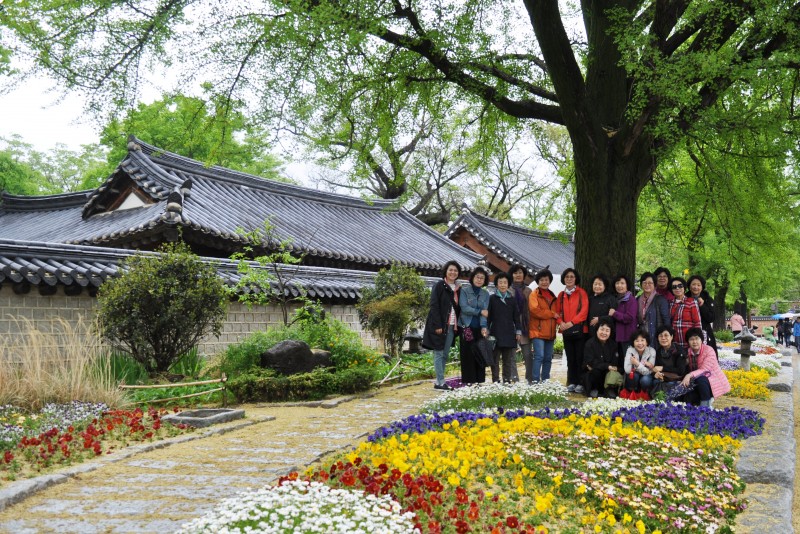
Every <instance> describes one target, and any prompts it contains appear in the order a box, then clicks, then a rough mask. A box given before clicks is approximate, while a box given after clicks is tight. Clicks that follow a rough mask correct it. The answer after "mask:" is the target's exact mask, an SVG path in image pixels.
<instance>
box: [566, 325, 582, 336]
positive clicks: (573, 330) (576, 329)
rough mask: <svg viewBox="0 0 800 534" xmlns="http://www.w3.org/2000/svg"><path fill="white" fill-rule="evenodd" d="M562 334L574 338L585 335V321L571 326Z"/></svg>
mask: <svg viewBox="0 0 800 534" xmlns="http://www.w3.org/2000/svg"><path fill="white" fill-rule="evenodd" d="M561 335H562V336H563V337H565V338H567V339H574V338H577V337H581V336H583V323H578V324H574V325H572V326H570V327H569V328H567V329H566V330H564V331H563V332H561Z"/></svg>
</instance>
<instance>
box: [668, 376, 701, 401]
mask: <svg viewBox="0 0 800 534" xmlns="http://www.w3.org/2000/svg"><path fill="white" fill-rule="evenodd" d="M669 383H670V384H675V385H674V386H672V387H671V388H670V389H668V390H666V391H665V394H666V397H667V400H668V401H675V400H676V399H678V398H679V397H683V396H684V395H686V394H687V393H689V392H691V391H693V390H694V386H695V384H694V378H692V381H691V382H689V385H688V386H684V385H683V382H669Z"/></svg>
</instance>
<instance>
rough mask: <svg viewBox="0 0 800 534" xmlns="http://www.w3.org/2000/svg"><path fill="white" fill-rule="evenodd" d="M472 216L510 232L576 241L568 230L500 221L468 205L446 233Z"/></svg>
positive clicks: (449, 233) (447, 234) (481, 221)
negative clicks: (538, 227)
mask: <svg viewBox="0 0 800 534" xmlns="http://www.w3.org/2000/svg"><path fill="white" fill-rule="evenodd" d="M465 218H471V219H474V220H475V222H477V223H478V224H485V225H488V226H493V227H496V228H501V229H503V230H507V231H510V232H515V233H518V234H525V235H529V236H532V237H540V238H542V239H551V240H554V241H561V242H565V241H566V242H574V237H573V235H572V234H568V233H567V232H543V231H541V230H533V229H531V228H526V227H524V226H520V225H518V224H513V223H509V222H506V221H500V220H498V219H493V218H492V217H488V216H486V215H481V214H479V213H477V212H475V211H473V210H472V209H470V208H469V207H467V206H466V205H465V206H464V207H463V208H462V212H461V215H460V216H459V217H458V219H456V220H455V221H454V222H453V224H452V225H450V228H448V229H447V231H446V232H445V234H444V235H446V236H448V237H449V236H450V235H451V234H452V233H453V232H454V231H455V230H456V228H458V226H459V223H460V222H461V220H462V219H465Z"/></svg>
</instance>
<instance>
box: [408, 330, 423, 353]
mask: <svg viewBox="0 0 800 534" xmlns="http://www.w3.org/2000/svg"><path fill="white" fill-rule="evenodd" d="M403 339H404V340H405V341H408V351H406V352H408V353H409V354H421V353H423V352H424V351H423V350H422V347H420V344H421V342H422V334H420V333H419V331H418V330H417V329H416V328H411V330H410V331H409V332H408V334H406V335H405V336H404V338H403Z"/></svg>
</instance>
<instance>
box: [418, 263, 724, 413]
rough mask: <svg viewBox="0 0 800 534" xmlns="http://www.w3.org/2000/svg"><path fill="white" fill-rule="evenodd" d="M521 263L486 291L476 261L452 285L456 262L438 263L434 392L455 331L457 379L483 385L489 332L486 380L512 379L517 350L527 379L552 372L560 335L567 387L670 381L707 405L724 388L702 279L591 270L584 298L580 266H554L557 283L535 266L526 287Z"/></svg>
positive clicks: (613, 390) (431, 318)
mask: <svg viewBox="0 0 800 534" xmlns="http://www.w3.org/2000/svg"><path fill="white" fill-rule="evenodd" d="M525 274H526V271H525V268H524V267H522V266H520V265H514V266H513V267H512V268H511V269H510V270H509V272H508V273H498V274H497V275H495V280H494V283H495V287H496V291H495V293H494V294H493V295H490V294H489V292H488V291H487V290H486V289H485V286H486V285H487V283H488V281H489V275H488V272H487V271H486V270H484V269H483V268H481V267H477V268H475V269H474V270H473V271H472V272H471V273H470V275H469V284H468V285H465V286H464V287H461V288H459V287H458V286H457V285H456V282H455V280H456V278H457V277H458V265H457V264H456V263H455V262H450V263H448V264H447V266H446V267H445V273H444V279H443V280H441V281H440V282H439V283H437V284H436V286H435V287H434V288H433V291H432V293H431V311H430V313H429V315H428V320H427V322H426V327H425V335H424V338H423V346H425V347H428V348H431V349H433V350H434V367H435V369H436V384H435V385H434V387H435V388H437V389H449V386H447V384H446V383H445V381H444V361H445V360H446V357H447V354H448V352H449V350H450V347H451V346H452V341H453V339H454V336H455V335H457V334H458V335H460V361H461V380H462V382H464V383H482V382H484V381H485V380H486V371H485V368H486V362H485V359H484V358H483V357H481V356H480V350H479V345H480V343H482V342H483V340H484V339H486V338H487V337H489V336H491V337H492V338H494V343H495V344H494V355H493V356H494V357H493V358H491V360H492V361H491V362H489V367H490V369H491V375H492V381H494V382H499V381H500V379H501V372H500V368H501V365H502V380H503V381H504V382H516V381H518V380H519V377H518V376H517V365H516V361H515V353H516V350H517V347H518V346H519V348H520V349H521V351H522V354H523V361H524V363H525V380H526V381H527V382H528V383H535V382H539V381H542V380H548V379H549V378H550V368H551V364H552V359H553V345H554V342H555V338H556V334H557V333H558V332H560V333H561V334H562V338H563V340H564V354H565V357H566V361H567V389H568V390H569V391H570V392H574V393H584V394H585V395H587V396H592V397H597V396H599V395H600V394H601V392H602V394H603V395H605V396H610V397H613V396H616V395H617V393H618V388H619V387H620V386H622V395H623V396H625V397H628V398H648V397H649V396H650V395H651V394H652V393H653V392H654V391H655V390H658V389H670V388H671V387H673V386H676V385H677V384H680V385H681V386H683V390H685V391H687V393H686V400H688V401H690V402H695V403H699V404H702V405H710V404H711V403H712V402H713V399H714V398H715V397H718V396H720V395H723V394H725V393H727V392H728V391H729V390H730V386H729V385H728V382H727V379H726V378H725V375H724V374H723V373H722V370H721V369H720V367H719V364H718V362H717V355H716V351H717V349H716V340H715V339H714V333H713V332H714V331H713V328H712V322H713V320H714V303H713V300H712V299H711V298H710V296H709V294H708V292H706V290H705V279H703V277H702V276H698V275H695V276H692V277H690V278H689V279H688V281H687V280H684V279H683V278H681V277H672V276H671V274H670V272H669V270H668V269H666V268H664V267H659V268H658V269H656V270H655V271H654V272H652V273H651V272H646V273H643V274H642V275H641V276H640V277H639V285H640V287H641V293H640V294H639V295H638V296H634V295H633V290H634V287H633V285H632V284H631V281H630V279H629V278H628V277H627V276H625V275H617V276H615V277H614V278H613V279H612V280H611V282H610V283H609V280H608V279H607V278H606V277H605V276H604V275H602V274H598V275H595V276H594V277H593V278H592V280H591V284H590V285H589V286H587V287H590V288H591V295H590V294H589V293H587V292H586V291H585V290H584V289H583V288H582V287H581V286H580V283H581V279H580V275H579V274H578V272H577V271H576V270H575V269H573V268H567V269H565V270H564V272H563V273H561V281H562V283H563V284H564V286H565V287H564V289H563V290H562V291H561V292H560V293H559V294H558V295H556V294H555V293H553V291H551V290H550V284H551V283H552V282H553V274H552V273H551V272H550V271H549V270H547V269H543V270H541V271H539V272H537V273H536V275H535V276H534V281H535V283H536V287H535V288H534V289H531V288H530V287H528V286H527V285H526V284H525Z"/></svg>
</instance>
